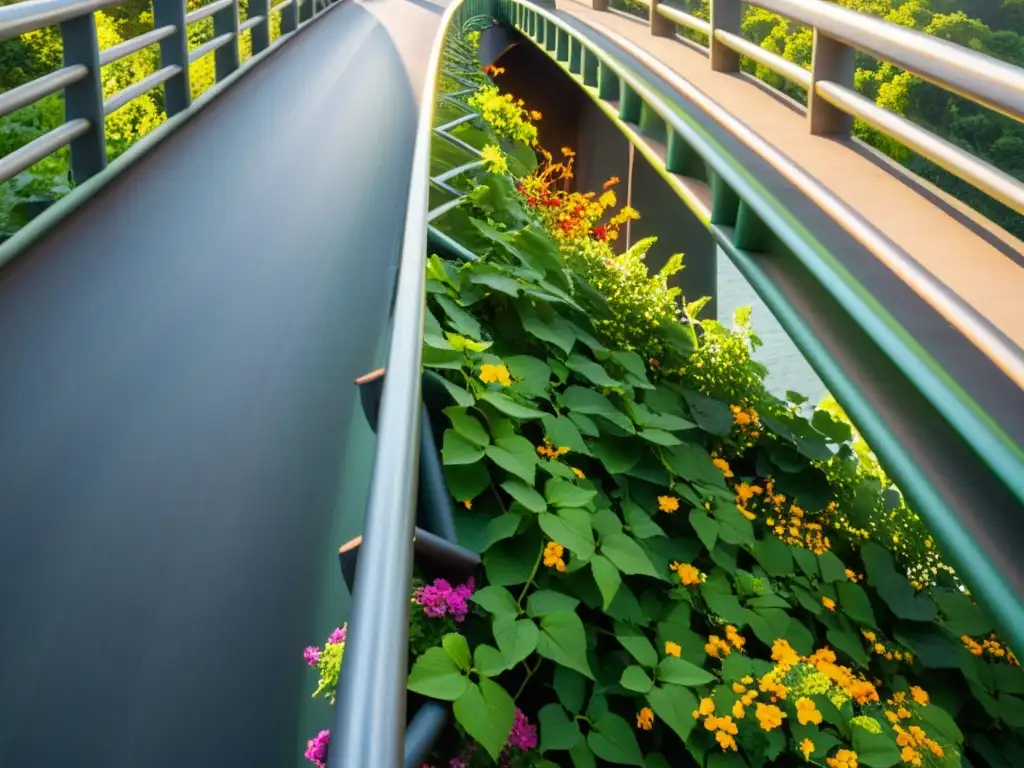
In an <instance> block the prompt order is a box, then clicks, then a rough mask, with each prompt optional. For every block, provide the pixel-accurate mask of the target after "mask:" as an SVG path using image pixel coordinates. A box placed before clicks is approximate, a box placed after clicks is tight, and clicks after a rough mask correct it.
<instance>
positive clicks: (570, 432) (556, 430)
mask: <svg viewBox="0 0 1024 768" xmlns="http://www.w3.org/2000/svg"><path fill="white" fill-rule="evenodd" d="M541 421H542V422H543V423H544V434H545V435H546V436H547V438H548V440H550V441H551V444H552V445H553V446H555V447H556V448H562V447H565V448H569V449H571V450H573V451H575V452H576V453H582V454H583V455H584V456H589V455H590V449H589V448H588V447H587V444H586V443H585V442H584V441H583V437H582V435H580V431H579V430H578V429H577V428H576V425H575V424H573V423H572V420H571V419H569V418H568V417H566V416H551V415H550V414H547V415H545V416H542V417H541Z"/></svg>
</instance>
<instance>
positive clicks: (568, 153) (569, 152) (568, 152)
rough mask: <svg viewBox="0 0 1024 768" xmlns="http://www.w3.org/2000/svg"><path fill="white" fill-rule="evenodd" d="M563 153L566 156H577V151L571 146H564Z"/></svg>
mask: <svg viewBox="0 0 1024 768" xmlns="http://www.w3.org/2000/svg"><path fill="white" fill-rule="evenodd" d="M562 154H563V155H564V156H565V157H575V156H576V153H575V152H573V151H572V148H571V147H562Z"/></svg>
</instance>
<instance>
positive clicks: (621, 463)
mask: <svg viewBox="0 0 1024 768" xmlns="http://www.w3.org/2000/svg"><path fill="white" fill-rule="evenodd" d="M579 417H580V414H575V413H574V414H570V416H569V418H571V419H573V420H574V421H575V420H576V419H577V418H579ZM584 418H585V417H584ZM590 452H591V453H592V454H593V455H594V456H595V457H596V458H597V459H598V460H599V461H600V462H601V463H602V464H604V468H605V469H606V470H607V471H608V474H610V475H622V474H625V473H626V472H629V470H631V469H632V468H633V467H635V466H636V464H637V462H638V461H640V453H639V452H638V451H637V450H636V443H635V442H634V441H633V440H630V439H624V440H621V439H618V438H614V437H604V438H602V439H601V440H600V441H596V442H593V443H591V444H590Z"/></svg>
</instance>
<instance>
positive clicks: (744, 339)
mask: <svg viewBox="0 0 1024 768" xmlns="http://www.w3.org/2000/svg"><path fill="white" fill-rule="evenodd" d="M496 98H504V97H503V96H502V95H501V94H500V92H499V91H496V90H495V88H494V86H493V85H490V84H486V85H482V86H481V88H480V89H479V90H478V91H477V93H476V95H475V97H473V98H471V99H470V101H471V102H472V103H475V104H478V105H480V104H482V103H484V102H488V103H492V102H493V100H494V99H496ZM505 101H506V103H509V104H511V102H510V100H508V99H505ZM512 106H513V107H516V108H517V109H510V108H507V107H502V108H501V109H492V110H490V111H489V112H488V113H487V114H489V115H490V116H491V118H492V119H494V117H495V116H496V115H501V116H502V117H501V119H498V120H495V122H489V121H487V120H486V119H483V118H480V119H478V120H477V121H476V124H475V125H473V126H466V128H465V132H464V133H462V134H460V138H462V139H463V140H472V141H473V142H474V143H475V144H476V146H478V148H479V149H481V150H482V155H483V158H484V160H483V163H482V164H481V166H480V168H479V169H478V170H477V171H475V172H474V173H475V175H474V181H475V186H473V188H472V191H471V192H470V193H469V194H468V195H467V196H466V197H465V198H464V200H463V203H462V204H461V205H460V206H459V208H458V209H456V211H454V212H452V213H451V214H449V215H448V218H449V222H448V226H447V230H446V231H447V232H448V233H449V234H450V235H451V236H453V237H456V238H457V239H459V240H460V242H462V243H464V244H465V245H466V246H467V247H468V246H470V245H472V249H473V251H474V252H475V253H476V254H477V256H478V258H477V259H476V260H473V261H468V262H455V261H448V260H445V259H442V258H440V257H439V256H437V255H431V256H430V257H429V258H428V260H427V266H426V270H427V309H428V312H427V318H426V328H425V337H424V364H425V367H426V368H427V369H428V371H430V372H431V373H430V375H432V376H435V377H436V379H437V380H438V381H440V382H442V383H443V385H444V387H445V388H446V390H447V392H448V393H449V394H450V396H451V405H450V407H448V408H446V409H445V410H444V415H445V417H446V418H447V421H448V424H449V425H450V426H449V427H448V428H447V429H446V430H445V432H444V434H443V447H442V460H443V464H444V468H445V477H446V481H447V484H448V488H449V490H450V492H451V495H452V497H453V500H454V501H455V502H457V503H458V505H459V507H458V514H457V520H456V522H457V525H458V530H459V537H460V543H461V544H462V545H463V546H465V547H468V548H471V549H473V550H474V551H477V552H480V553H481V554H482V557H483V563H484V568H483V574H482V582H481V583H480V584H477V583H475V582H474V581H473V580H470V581H469V582H467V583H465V584H458V585H455V584H451V583H449V582H447V581H445V580H443V579H437V580H435V581H433V582H432V583H430V584H425V583H419V584H418V585H417V586H416V588H415V590H414V592H413V594H412V602H413V611H412V630H411V643H410V654H411V659H412V666H411V672H410V675H409V682H408V687H409V691H410V693H411V696H412V697H413V704H412V706H415V702H416V700H417V697H427V698H433V699H438V700H442V701H450V702H452V708H453V713H454V717H455V721H456V724H457V727H456V728H455V729H454V730H453V731H452V732H451V733H450V734H449V735H448V737H447V738H445V739H444V740H443V741H442V743H441V744H439V746H438V748H437V752H436V754H435V759H434V761H433V764H434V765H444V766H449V768H460V767H461V768H467V767H468V766H481V767H482V766H488V765H495V764H497V765H501V766H513V767H515V766H521V767H525V766H531V767H533V768H550V767H551V766H559V765H573V766H575V767H576V768H584V767H589V766H596V765H599V764H617V765H635V766H650V767H654V766H657V767H658V768H662V767H663V766H669V765H687V764H692V761H696V763H697V764H699V765H701V766H708V768H728V767H729V766H737V768H739V767H740V766H762V765H767V764H781V765H799V764H804V763H812V764H815V765H820V766H827V767H828V768H856V767H857V766H861V765H863V766H869V767H870V768H891V767H892V766H897V765H908V766H934V767H936V768H937V767H938V766H955V765H973V766H979V767H980V766H996V767H998V768H1008V767H1009V766H1010V765H1011V764H1012V755H1014V754H1015V753H1016V752H1017V751H1019V750H1020V749H1021V748H1022V747H1024V740H1022V736H1024V672H1022V671H1021V669H1020V667H1019V664H1018V661H1017V659H1016V657H1015V656H1014V654H1013V652H1012V651H1011V650H1010V649H1009V648H1008V647H1007V646H1006V645H1005V644H1003V643H1002V642H1001V641H1000V640H999V638H998V637H997V636H996V635H995V634H994V633H993V629H994V628H993V625H992V623H991V621H990V619H989V618H988V617H987V616H986V614H985V613H984V612H983V611H982V610H981V609H980V608H979V607H978V606H977V605H975V604H974V603H973V602H972V600H971V599H970V597H969V596H968V595H967V594H966V593H965V592H963V591H962V590H961V589H960V588H958V587H957V586H956V585H955V583H954V582H953V581H952V580H951V579H950V578H949V577H948V574H946V572H945V571H942V570H941V569H940V570H939V571H938V572H937V573H933V572H931V571H928V572H927V578H926V577H915V576H911V575H910V569H911V568H912V567H914V566H915V565H918V566H919V565H920V563H919V560H920V556H921V552H919V551H918V550H917V549H915V548H913V547H911V548H906V549H902V550H900V549H896V550H893V548H892V547H891V543H892V542H891V541H890V540H889V538H890V537H891V536H893V535H894V531H897V530H901V531H902V530H903V529H904V528H905V527H906V526H908V525H913V524H914V523H913V522H912V520H911V517H912V516H910V513H909V511H908V512H907V516H905V517H904V518H903V522H900V523H896V522H892V521H888V522H886V523H885V524H876V523H875V521H874V518H875V517H877V511H878V509H879V508H880V505H881V504H882V503H883V502H882V501H881V500H880V497H882V496H883V495H884V493H885V490H886V487H887V486H888V480H887V479H886V478H885V477H884V474H883V473H882V471H881V469H880V468H878V467H877V464H876V463H875V462H874V460H873V458H872V457H871V454H870V452H869V450H868V449H867V447H866V446H865V445H863V441H862V440H860V439H859V438H857V437H856V436H855V435H854V434H853V432H852V430H851V428H850V426H849V424H848V423H847V422H846V421H845V418H844V417H843V416H842V414H841V411H839V410H838V406H836V405H835V404H828V405H827V406H826V407H822V408H818V409H807V408H806V405H805V404H802V403H801V398H800V397H799V395H797V394H796V393H790V394H789V397H788V401H787V402H783V401H780V400H778V399H776V398H774V397H772V396H771V395H770V394H768V393H766V391H765V389H764V386H763V375H764V371H763V370H762V369H760V368H759V367H758V366H756V365H755V364H753V363H752V362H751V360H750V349H751V346H752V343H753V342H754V340H755V338H756V337H754V336H753V332H752V330H751V329H750V327H749V320H748V318H747V317H746V316H745V313H740V316H739V317H738V318H737V324H736V328H734V329H729V328H726V327H725V326H723V325H720V324H717V323H711V322H703V323H702V322H699V321H695V319H694V318H695V317H696V316H698V313H699V309H700V306H699V303H696V304H693V305H690V307H688V308H687V307H684V305H683V304H682V303H681V300H680V298H681V297H679V296H678V295H677V292H675V291H673V289H671V288H669V287H668V285H667V282H666V280H665V278H664V275H655V276H650V275H649V274H648V273H647V272H646V270H645V269H642V268H640V266H642V263H643V262H642V258H639V254H637V253H636V252H633V249H630V250H629V251H627V252H626V253H625V254H621V255H617V254H616V253H615V251H614V250H613V249H612V248H611V246H610V244H609V242H610V241H611V239H612V238H611V237H610V233H611V232H614V231H615V227H614V224H613V222H614V221H615V220H616V218H617V217H621V216H622V215H623V214H622V210H623V209H618V210H616V208H617V201H615V200H614V199H613V197H614V195H612V196H609V195H608V194H607V193H608V192H609V191H611V190H613V189H614V186H615V180H609V181H610V183H609V184H608V185H607V188H606V189H604V190H600V191H594V192H593V193H578V192H574V191H570V188H569V187H568V186H567V185H566V184H565V181H566V175H567V174H568V173H570V172H571V159H572V150H571V149H570V148H564V149H562V152H561V159H560V160H559V161H558V162H556V161H555V160H554V159H553V158H552V157H551V156H550V155H547V154H546V153H544V152H543V151H542V150H540V148H537V150H538V154H539V155H540V157H541V158H542V162H541V163H540V164H539V166H536V167H535V165H534V164H533V163H530V162H528V161H526V160H525V158H527V156H528V155H529V154H530V153H529V152H527V151H524V150H527V149H528V148H527V147H526V146H525V145H523V144H521V143H519V142H518V140H517V139H516V136H522V135H523V128H522V123H524V122H526V121H528V120H529V119H530V118H529V112H528V111H527V108H526V106H525V105H523V104H512ZM602 198H603V199H602ZM625 215H626V216H627V217H634V216H636V215H638V214H637V213H636V212H635V211H633V212H629V213H627V214H625ZM638 265H640V266H638ZM613 274H614V275H615V277H614V279H613V278H612V277H611V276H612V275H613ZM644 306H652V307H657V308H659V309H658V310H657V312H656V313H655V314H653V315H651V316H648V317H645V316H643V315H642V314H638V308H642V307H644ZM638 331H643V333H638ZM864 484H868V487H867V488H866V489H865V488H863V486H864ZM851 487H852V488H853V489H854V490H853V491H851ZM858 505H859V507H858ZM899 505H902V502H899ZM858 509H861V510H863V511H867V512H868V513H869V514H868V518H869V519H868V520H866V521H865V522H867V523H868V524H867V525H866V526H863V527H858V526H857V525H856V524H855V523H856V522H857V521H858V520H859V519H860V514H861V513H860V511H858ZM913 519H916V518H913ZM908 521H911V522H908ZM901 526H902V527H901ZM929 541H930V539H929ZM930 547H931V545H929V547H928V549H930ZM921 549H922V550H923V549H925V548H924V547H923V546H922V548H921ZM894 554H895V556H894ZM311 655H312V654H311V653H310V651H309V650H307V660H309V658H310V656H311ZM319 659H320V656H319V655H317V660H316V662H315V663H316V664H317V665H319V664H320V661H319ZM320 671H321V678H322V677H323V670H322V669H320ZM335 680H336V676H335ZM328 738H329V737H328V735H327V734H326V732H324V733H321V734H320V735H318V736H317V737H316V738H315V739H313V740H311V741H310V745H309V749H310V752H309V753H308V755H309V756H310V758H311V759H312V760H313V761H314V762H315V763H317V764H321V763H322V761H323V760H325V759H326V757H325V754H326V746H325V744H326V740H327V739H328Z"/></svg>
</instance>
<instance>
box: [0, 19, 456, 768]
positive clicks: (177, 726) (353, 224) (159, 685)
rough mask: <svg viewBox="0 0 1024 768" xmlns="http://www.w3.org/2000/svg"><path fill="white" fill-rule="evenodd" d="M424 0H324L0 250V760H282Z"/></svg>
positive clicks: (388, 214)
mask: <svg viewBox="0 0 1024 768" xmlns="http://www.w3.org/2000/svg"><path fill="white" fill-rule="evenodd" d="M442 10H443V9H442V8H441V7H439V6H438V5H435V4H433V3H430V2H426V0H414V2H405V1H404V0H374V2H371V3H366V4H355V3H352V4H346V5H344V6H341V7H338V8H336V9H334V10H331V11H330V12H328V13H327V15H326V16H324V17H323V18H322V19H319V20H317V21H316V22H315V23H314V24H312V25H310V26H309V27H308V28H305V29H303V30H302V31H301V32H300V33H299V35H298V37H297V38H296V39H295V40H292V41H290V42H288V43H286V44H285V45H283V46H282V47H281V48H280V49H279V50H278V51H276V52H275V53H274V54H272V55H271V56H270V57H269V58H268V59H267V60H266V61H263V62H261V63H260V64H258V65H257V66H256V67H255V68H254V69H253V70H252V71H251V72H249V73H248V74H246V75H245V76H244V77H243V78H242V79H240V80H239V81H238V82H237V83H236V84H235V85H233V86H232V87H230V88H229V89H228V90H227V91H226V92H225V93H223V94H222V95H220V96H218V97H217V98H216V99H215V100H213V101H212V102H211V103H210V104H209V105H208V107H207V108H206V109H204V110H203V111H202V112H201V113H199V114H198V115H197V116H196V117H194V118H193V119H191V120H190V121H189V122H187V123H186V124H185V125H183V126H182V127H180V128H179V129H177V130H176V131H175V132H174V133H173V134H172V135H171V136H169V137H168V138H167V139H166V140H165V141H164V142H163V143H162V144H160V145H159V146H158V147H157V148H156V149H155V150H153V151H151V152H150V153H148V154H147V155H146V156H145V157H144V158H142V159H141V160H140V161H138V162H136V163H135V164H134V165H132V166H130V167H129V168H128V169H127V170H126V171H125V172H124V173H122V174H121V175H120V176H119V177H118V178H117V179H116V180H115V181H114V182H112V183H111V184H110V185H108V186H107V187H105V188H104V189H102V190H101V191H100V192H99V193H98V194H96V195H95V196H93V197H92V198H90V199H89V200H88V201H87V202H86V203H85V204H84V205H82V206H81V207H80V208H79V209H78V210H77V211H75V212H74V213H73V214H72V215H71V216H69V217H68V218H67V219H66V220H65V221H63V222H62V223H61V225H60V226H58V227H57V228H55V229H53V230H51V231H50V232H49V233H48V234H47V235H45V236H44V237H43V238H42V239H41V240H40V241H38V242H37V243H36V244H35V245H34V246H32V247H31V248H30V249H29V250H28V251H27V252H25V253H23V254H21V256H19V257H18V258H17V259H16V260H15V261H13V262H12V263H10V264H9V265H7V267H5V269H4V271H3V273H2V274H0V372H2V373H0V424H2V425H3V427H2V430H0V510H2V513H0V605H3V607H4V617H5V618H4V621H2V622H0V647H2V648H3V649H4V652H3V654H2V656H0V690H3V691H4V693H5V695H6V696H7V697H8V698H9V700H10V701H11V702H17V706H16V707H14V709H12V710H11V711H9V712H8V713H7V714H6V715H5V717H4V718H3V721H2V722H0V765H4V766H39V767H40V768H47V767H49V766H58V765H71V764H76V765H83V766H128V765H146V766H152V767H153V768H183V767H185V766H215V765H219V766H242V765H245V766H251V767H253V768H257V767H263V766H266V768H271V767H273V768H280V767H281V766H285V765H296V764H298V763H300V762H303V761H302V759H301V748H300V746H299V745H300V740H303V739H305V738H309V737H310V736H312V735H314V734H315V731H314V733H309V732H308V731H307V730H306V728H307V726H304V727H303V728H302V729H301V730H300V727H299V724H298V723H297V722H296V717H297V716H298V713H299V712H300V707H301V705H303V703H304V702H307V701H309V695H310V693H311V688H310V683H312V682H313V680H312V679H311V678H310V677H309V676H308V675H309V673H308V672H306V671H305V670H304V668H303V663H302V648H303V647H304V646H305V645H308V644H310V643H316V642H317V641H318V640H319V641H322V640H323V636H320V637H317V636H315V635H314V634H313V617H314V615H315V614H316V612H317V608H318V607H319V603H320V596H319V593H320V592H321V589H322V586H323V585H322V583H321V582H322V579H323V573H324V568H325V566H329V565H330V562H331V559H332V553H333V552H334V551H335V550H336V547H337V546H338V544H339V543H340V541H341V539H340V538H336V537H335V536H332V528H333V526H334V525H335V524H336V523H335V521H336V515H337V510H341V513H342V514H343V515H346V516H348V518H349V519H350V521H351V519H352V518H353V517H354V518H356V521H355V525H356V526H358V519H359V517H360V516H361V515H362V512H363V504H362V503H361V502H359V501H358V497H359V495H360V494H361V493H364V492H365V491H364V490H361V489H357V488H352V487H339V486H340V485H341V480H340V478H341V477H342V464H343V462H345V461H346V460H351V459H352V457H353V455H354V454H355V453H360V452H361V453H366V446H365V445H360V444H352V445H346V444H345V443H346V435H347V433H348V425H349V423H350V419H352V418H353V414H355V413H356V412H357V403H356V401H355V395H356V389H355V387H354V386H353V384H352V382H353V379H354V378H355V377H356V376H358V375H359V374H362V373H365V372H366V371H367V370H371V369H372V368H374V367H377V366H379V365H380V363H381V361H380V360H379V359H377V354H378V350H379V344H380V340H381V337H382V333H383V331H384V330H385V328H386V324H387V318H388V314H389V308H390V298H391V293H392V289H393V278H394V270H395V268H396V266H397V255H398V250H399V247H400V244H401V242H402V230H403V223H404V216H405V211H404V208H405V200H406V196H407V193H408V185H409V172H410V163H411V159H412V145H413V138H414V134H415V127H416V122H417V110H418V105H417V101H418V97H419V92H420V91H421V90H422V88H423V81H424V72H425V71H426V66H427V61H428V58H429V53H430V48H431V45H432V43H433V38H434V34H435V33H436V31H437V26H438V22H439V20H440V12H441V11H442ZM360 418H361V417H360ZM359 479H360V481H362V482H364V483H365V482H368V478H365V477H364V478H359ZM345 501H348V504H345V503H344V502H345ZM332 571H333V572H332V573H331V574H330V575H331V576H334V577H335V578H338V576H337V572H336V566H335V567H334V569H332ZM339 581H340V579H339ZM336 618H337V617H335V619H336ZM317 634H318V635H319V633H317ZM319 706H320V707H321V709H322V710H323V713H324V717H325V718H326V717H327V715H328V709H327V707H325V706H323V705H319ZM54 733H59V734H60V737H59V738H58V739H54V737H53V734H54ZM302 743H304V742H302ZM306 764H307V765H308V763H306Z"/></svg>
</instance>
